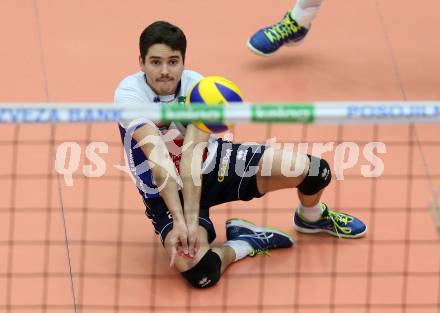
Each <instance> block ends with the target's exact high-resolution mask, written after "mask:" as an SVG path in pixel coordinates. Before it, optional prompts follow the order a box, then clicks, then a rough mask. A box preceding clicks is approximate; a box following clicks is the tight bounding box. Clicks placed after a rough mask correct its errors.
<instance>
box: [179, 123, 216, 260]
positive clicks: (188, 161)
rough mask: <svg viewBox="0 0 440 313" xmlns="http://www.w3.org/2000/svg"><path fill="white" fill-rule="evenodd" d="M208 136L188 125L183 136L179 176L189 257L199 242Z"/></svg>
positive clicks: (194, 253)
mask: <svg viewBox="0 0 440 313" xmlns="http://www.w3.org/2000/svg"><path fill="white" fill-rule="evenodd" d="M208 139H209V134H208V133H205V132H202V131H200V130H199V129H197V128H196V127H195V126H194V125H188V127H187V131H186V134H185V139H184V142H183V146H184V147H185V148H184V150H183V152H182V159H181V162H180V175H181V177H182V180H183V200H184V206H185V209H184V212H185V213H184V214H185V221H186V225H187V228H188V245H189V255H190V256H191V257H193V256H194V255H196V253H197V251H198V248H199V242H198V241H197V238H198V237H197V229H198V225H199V210H200V196H201V193H202V184H201V181H202V163H203V152H204V150H205V148H206V145H207V142H208Z"/></svg>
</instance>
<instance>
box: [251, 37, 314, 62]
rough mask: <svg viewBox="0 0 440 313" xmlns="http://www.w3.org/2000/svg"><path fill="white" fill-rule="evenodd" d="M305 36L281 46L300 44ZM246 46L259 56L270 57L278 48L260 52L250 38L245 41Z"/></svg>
mask: <svg viewBox="0 0 440 313" xmlns="http://www.w3.org/2000/svg"><path fill="white" fill-rule="evenodd" d="M305 38H306V37H304V38H303V39H301V40H298V41H293V42H290V43H285V44H284V45H283V46H287V47H295V46H299V45H300V44H302V42H303V41H304V39H305ZM246 44H247V47H248V48H249V50H251V51H252V52H253V53H255V54H256V55H259V56H262V57H270V56H271V55H273V54H275V53H276V52H277V51H278V50H279V49H280V48H281V47H280V48H278V49H277V50H276V51H274V52H271V53H264V52H261V51H260V50H258V49H256V48H255V47H254V46H253V45H252V44H251V40H250V39H249V40H248V41H247V43H246Z"/></svg>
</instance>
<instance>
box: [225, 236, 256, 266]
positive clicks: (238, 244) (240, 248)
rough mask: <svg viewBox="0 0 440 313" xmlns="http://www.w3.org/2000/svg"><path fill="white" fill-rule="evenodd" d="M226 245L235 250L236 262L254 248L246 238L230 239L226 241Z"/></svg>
mask: <svg viewBox="0 0 440 313" xmlns="http://www.w3.org/2000/svg"><path fill="white" fill-rule="evenodd" d="M225 246H228V247H231V248H232V249H233V250H234V252H235V260H234V262H236V261H238V260H241V259H243V258H244V257H246V256H248V255H249V253H251V252H252V251H253V250H254V249H253V248H252V247H251V245H250V244H249V243H247V242H246V241H244V240H228V241H226V242H225Z"/></svg>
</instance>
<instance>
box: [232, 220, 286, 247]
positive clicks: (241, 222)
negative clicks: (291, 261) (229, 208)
mask: <svg viewBox="0 0 440 313" xmlns="http://www.w3.org/2000/svg"><path fill="white" fill-rule="evenodd" d="M229 225H231V226H241V227H245V228H249V229H251V230H253V231H255V232H257V231H259V232H261V231H265V230H269V231H271V232H273V233H276V234H278V235H281V236H286V237H287V238H289V240H290V241H291V242H292V244H293V243H294V240H293V238H292V236H291V235H289V234H288V233H286V232H283V231H282V230H279V229H277V228H273V227H260V226H257V225H255V224H254V223H252V222H250V221H247V220H245V219H241V218H231V219H228V220H227V221H226V227H228V226H229Z"/></svg>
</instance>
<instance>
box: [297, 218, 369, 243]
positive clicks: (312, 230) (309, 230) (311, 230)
mask: <svg viewBox="0 0 440 313" xmlns="http://www.w3.org/2000/svg"><path fill="white" fill-rule="evenodd" d="M293 228H294V229H295V230H297V231H299V232H300V233H304V234H317V233H327V234H330V235H332V236H335V237H339V238H351V239H354V238H361V237H363V236H364V235H365V233H366V232H367V226H365V230H364V231H363V232H362V233H359V234H357V235H346V234H340V233H339V234H338V233H335V232H334V231H331V230H328V229H320V228H304V227H301V226H298V225H296V223H295V220H294V221H293Z"/></svg>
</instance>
